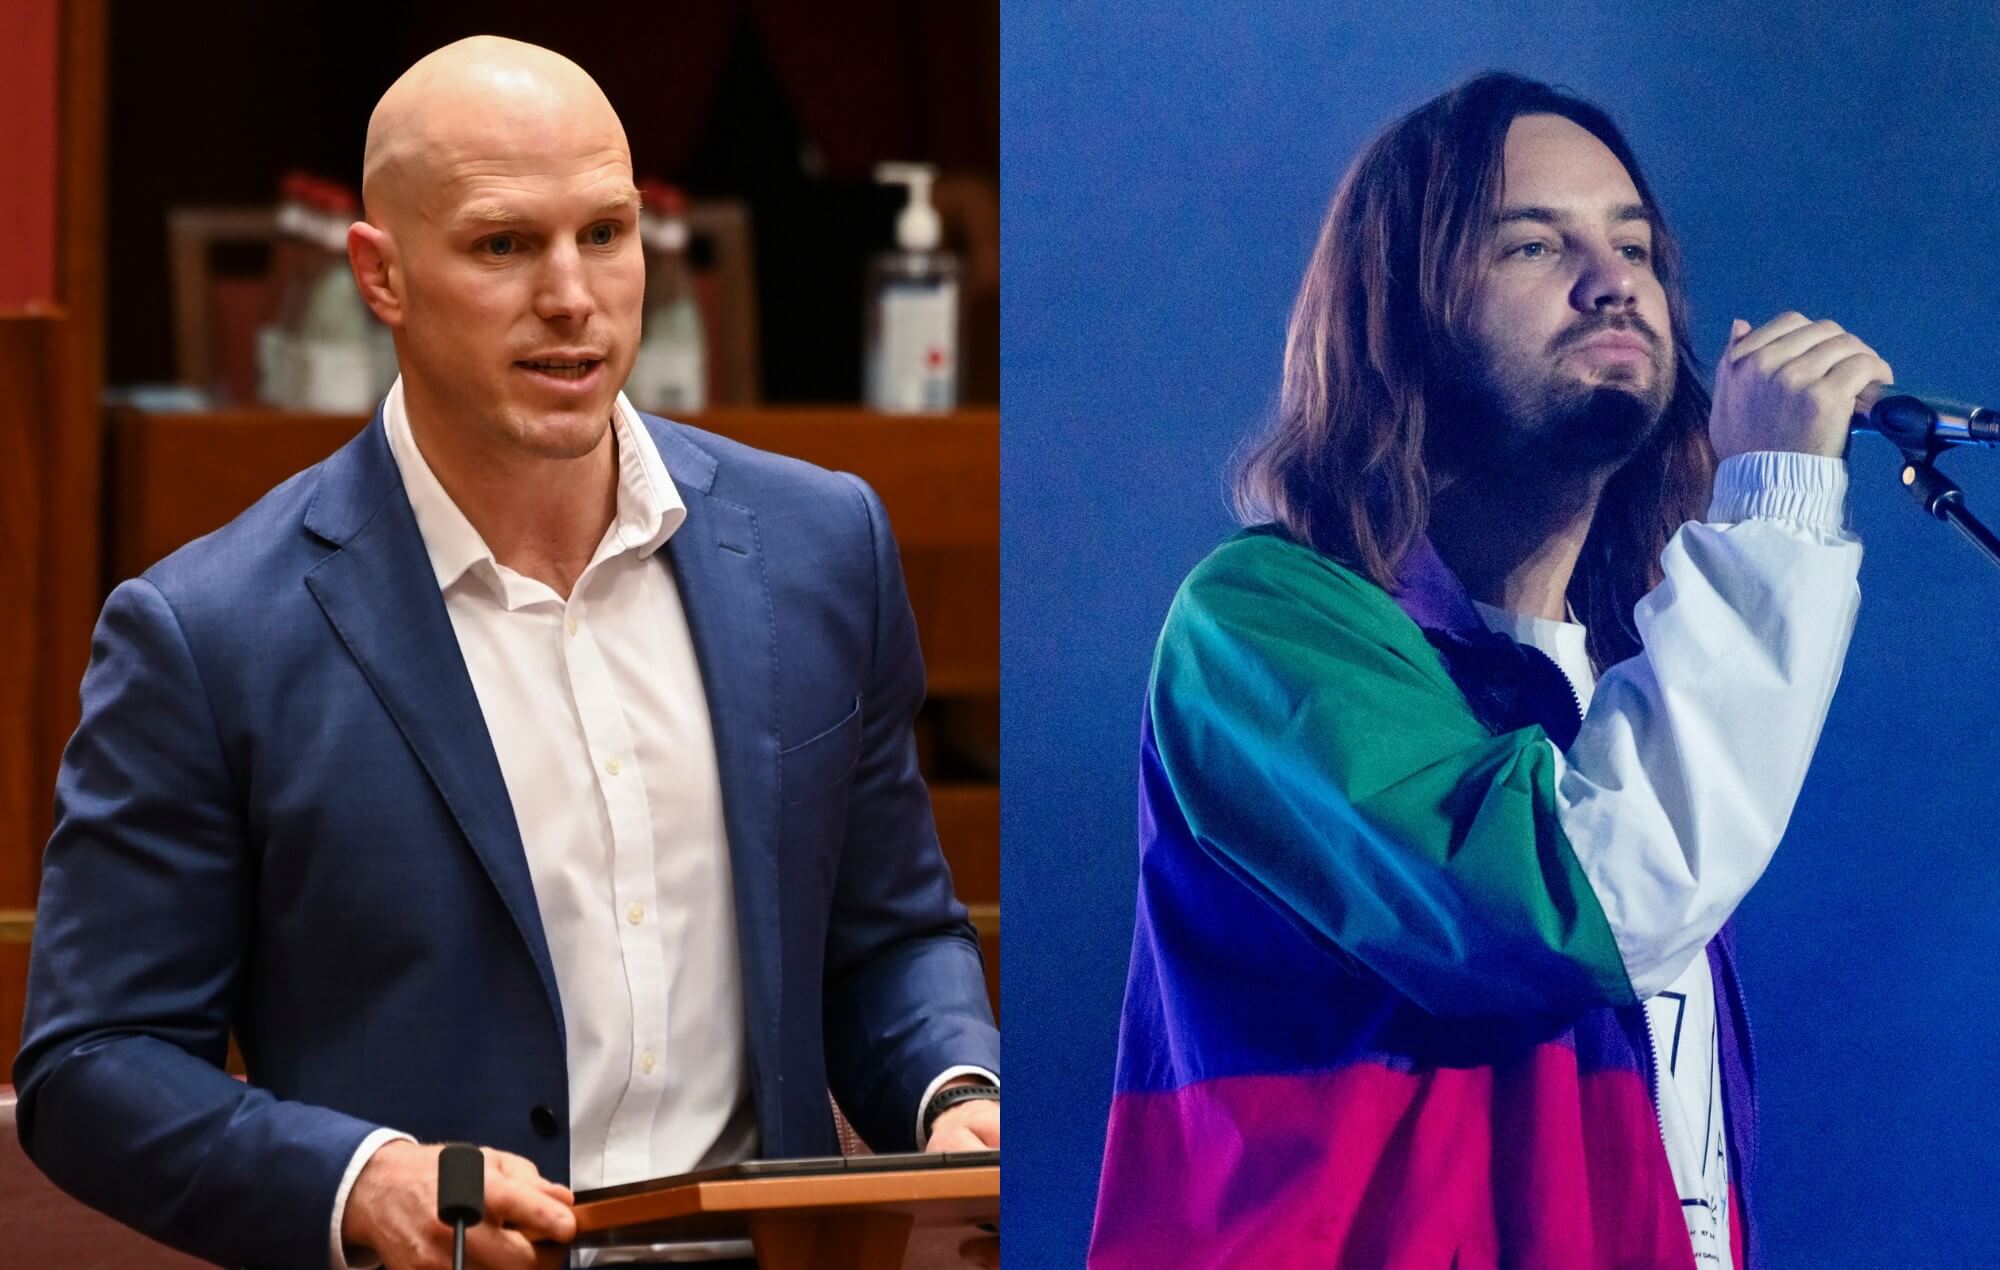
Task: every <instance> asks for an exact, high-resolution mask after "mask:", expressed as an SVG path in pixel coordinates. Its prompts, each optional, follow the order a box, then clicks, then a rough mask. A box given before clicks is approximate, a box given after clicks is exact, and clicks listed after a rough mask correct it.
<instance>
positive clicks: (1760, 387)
mask: <svg viewBox="0 0 2000 1270" xmlns="http://www.w3.org/2000/svg"><path fill="white" fill-rule="evenodd" d="M1895 381H1896V376H1895V372H1894V371H1892V370H1890V369H1889V363H1887V362H1885V361H1883V360H1882V359H1881V358H1880V357H1879V356H1877V355H1876V353H1875V350H1874V349H1872V348H1870V347H1868V345H1866V344H1864V343H1862V342H1861V341H1860V340H1859V339H1856V338H1855V337H1854V336H1852V335H1849V334H1848V333H1847V332H1846V331H1843V330H1841V329H1840V327H1839V326H1838V325H1837V324H1836V323H1833V322H1828V321H1824V320H1822V321H1818V322H1813V321H1809V320H1807V319H1806V318H1805V317H1803V316H1801V315H1799V314H1797V313H1780V314H1779V315H1778V316H1777V317H1774V318H1772V319H1771V320H1770V321H1768V322H1766V323H1764V325H1762V326H1760V327H1758V328H1757V329H1756V330H1754V331H1753V330H1751V329H1750V324H1749V323H1748V322H1745V321H1744V320H1743V319H1741V318H1738V319H1736V321H1735V322H1733V323H1731V325H1730V327H1729V346H1728V347H1727V348H1725V349H1724V350H1723V352H1722V358H1721V360H1720V361H1719V362H1718V364H1717V365H1716V368H1715V400H1714V404H1713V405H1712V407H1711V408H1710V410H1709V415H1708V439H1709V440H1710V441H1711V442H1712V443H1713V444H1714V446H1715V453H1716V457H1717V458H1724V459H1726V458H1728V457H1729V456H1731V455H1733V454H1747V453H1749V452H1750V451H1752V450H1791V451H1793V452H1796V453H1799V454H1819V455H1824V456H1826V457H1828V458H1839V457H1840V456H1841V455H1843V454H1845V453H1846V452H1847V432H1848V428H1849V427H1850V425H1851V424H1852V423H1853V420H1854V403H1855V398H1857V397H1858V396H1860V395H1861V390H1862V389H1864V388H1866V387H1867V386H1868V385H1870V384H1875V383H1881V384H1891V383H1894V382H1895Z"/></svg>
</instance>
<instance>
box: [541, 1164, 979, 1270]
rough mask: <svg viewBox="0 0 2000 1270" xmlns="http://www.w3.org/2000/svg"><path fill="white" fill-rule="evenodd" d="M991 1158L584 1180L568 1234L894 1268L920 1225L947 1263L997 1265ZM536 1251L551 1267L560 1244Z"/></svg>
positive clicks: (869, 1269)
mask: <svg viewBox="0 0 2000 1270" xmlns="http://www.w3.org/2000/svg"><path fill="white" fill-rule="evenodd" d="M997 1160H998V1153H997V1152H980V1153H977V1154H975V1155H973V1156H970V1157H958V1158H955V1159H954V1158H951V1157H945V1158H944V1159H943V1160H942V1161H941V1160H940V1158H939V1157H936V1156H931V1157H924V1156H910V1157H897V1156H859V1157H853V1158H852V1159H848V1160H838V1159H836V1160H826V1161H773V1162H769V1163H766V1164H756V1165H750V1166H738V1167H737V1168H731V1169H715V1170H711V1171H709V1172H706V1173H694V1174H688V1175H686V1176H683V1177H679V1178H663V1179H661V1180H660V1181H657V1182H648V1183H640V1184H638V1185H635V1186H623V1187H616V1188H612V1189H611V1190H607V1191H601V1192H590V1191H585V1192H582V1193H581V1194H579V1195H578V1196H577V1204H576V1229H577V1238H576V1243H575V1245H574V1246H575V1247H578V1248H588V1247H601V1248H611V1247H616V1248H620V1249H631V1248H634V1247H638V1246H644V1245H647V1244H654V1243H665V1242H668V1241H672V1242H677V1243H681V1244H683V1245H685V1244H688V1243H697V1242H698V1243H703V1244H712V1245H716V1246H718V1247H720V1246H722V1245H726V1244H729V1243H736V1242H740V1241H747V1242H748V1243H749V1245H750V1246H751V1247H752V1248H754V1249H755V1251H756V1257H757V1263H758V1266H759V1267H760V1270H896V1268H897V1267H900V1266H902V1265H903V1264H904V1260H905V1257H906V1256H907V1255H908V1252H909V1248H910V1242H911V1236H912V1234H913V1232H915V1231H917V1230H918V1229H919V1228H922V1229H923V1231H924V1233H925V1234H926V1235H937V1236H946V1242H947V1243H948V1244H949V1245H954V1246H956V1247H957V1250H958V1251H957V1255H955V1256H951V1255H949V1254H947V1262H948V1264H954V1265H970V1266H978V1265H982V1264H983V1265H992V1266H997V1265H998V1264H999V1247H1000V1239H999V1235H998V1233H997V1232H998V1223H999V1220H1000V1166H999V1164H998V1162H997ZM746 1170H747V1175H746ZM954 1232H955V1233H956V1234H957V1236H958V1238H957V1239H955V1240H953V1239H950V1236H951V1235H952V1234H953V1233H954ZM924 1242H926V1243H927V1244H932V1245H936V1244H937V1243H938V1242H939V1241H938V1240H937V1239H935V1238H929V1239H926V1240H925V1241H924ZM538 1251H539V1252H540V1254H541V1257H540V1261H539V1262H538V1266H539V1267H540V1270H557V1268H559V1267H561V1266H563V1265H564V1264H565V1259H566V1258H567V1256H568V1253H569V1249H568V1248H566V1247H564V1246H562V1245H560V1244H543V1245H539V1246H538ZM926 1260H931V1259H930V1258H926Z"/></svg>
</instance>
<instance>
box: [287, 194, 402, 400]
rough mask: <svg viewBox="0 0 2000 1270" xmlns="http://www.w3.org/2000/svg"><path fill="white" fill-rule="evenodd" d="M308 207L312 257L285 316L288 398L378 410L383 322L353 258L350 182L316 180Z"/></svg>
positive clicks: (383, 386) (353, 208) (382, 386)
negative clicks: (365, 294)
mask: <svg viewBox="0 0 2000 1270" xmlns="http://www.w3.org/2000/svg"><path fill="white" fill-rule="evenodd" d="M310 207H311V212H312V215H311V218H310V222H309V231H310V232H309V238H310V240H311V242H312V243H313V245H314V250H313V254H312V259H311V262H310V264H309V266H308V267H307V268H306V269H305V271H304V273H303V276H302V280H301V284H300V285H299V286H298V287H297V288H295V289H294V294H295V297H296V299H295V301H294V302H293V303H292V304H291V307H290V309H289V312H288V313H287V314H286V315H285V316H286V319H287V320H286V329H287V331H288V332H289V333H290V335H291V340H292V367H293V370H292V374H293V383H292V388H293V392H292V400H291V402H290V405H291V406H292V408H293V409H296V410H309V411H321V412H325V413H329V414H355V413H360V412H362V411H367V410H372V409H374V407H375V402H376V401H377V399H379V398H380V397H381V395H382V393H383V392H384V391H386V390H387V387H388V385H387V384H386V383H383V382H381V377H382V369H381V365H380V354H379V346H380V340H381V334H382V333H381V331H380V325H381V324H380V323H378V322H377V321H376V320H375V315H374V313H373V312H371V311H370V310H369V308H368V305H367V302H366V301H364V300H363V299H362V298H361V292H360V291H359V290H358V289H356V287H355V285H354V273H353V271H352V270H351V269H350V268H349V267H348V264H347V226H348V225H349V224H350V223H351V222H352V221H353V219H354V214H355V211H356V209H357V207H358V203H357V201H356V199H355V197H354V193H353V191H351V190H349V189H347V188H346V187H344V186H341V185H337V184H334V183H333V182H330V181H316V182H314V183H313V184H312V187H311V199H310Z"/></svg>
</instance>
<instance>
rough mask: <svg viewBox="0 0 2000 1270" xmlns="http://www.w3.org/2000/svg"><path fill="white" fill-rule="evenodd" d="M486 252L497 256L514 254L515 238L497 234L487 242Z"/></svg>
mask: <svg viewBox="0 0 2000 1270" xmlns="http://www.w3.org/2000/svg"><path fill="white" fill-rule="evenodd" d="M486 250H487V251H488V252H490V253H492V254H493V255H496V256H511V255H513V254H514V237H513V235H511V234H496V235H494V236H493V237H491V238H489V239H487V240H486Z"/></svg>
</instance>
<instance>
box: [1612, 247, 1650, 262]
mask: <svg viewBox="0 0 2000 1270" xmlns="http://www.w3.org/2000/svg"><path fill="white" fill-rule="evenodd" d="M1618 250H1619V252H1620V253H1621V254H1623V255H1624V257H1625V259H1627V260H1629V261H1631V262H1632V263H1633V264H1635V265H1643V264H1645V263H1646V262H1647V261H1648V260H1651V259H1652V258H1653V253H1652V252H1651V251H1648V250H1647V249H1646V248H1644V247H1641V246H1640V245H1639V244H1638V243H1626V244H1625V245H1624V246H1623V247H1620V248H1619V249H1618Z"/></svg>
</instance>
